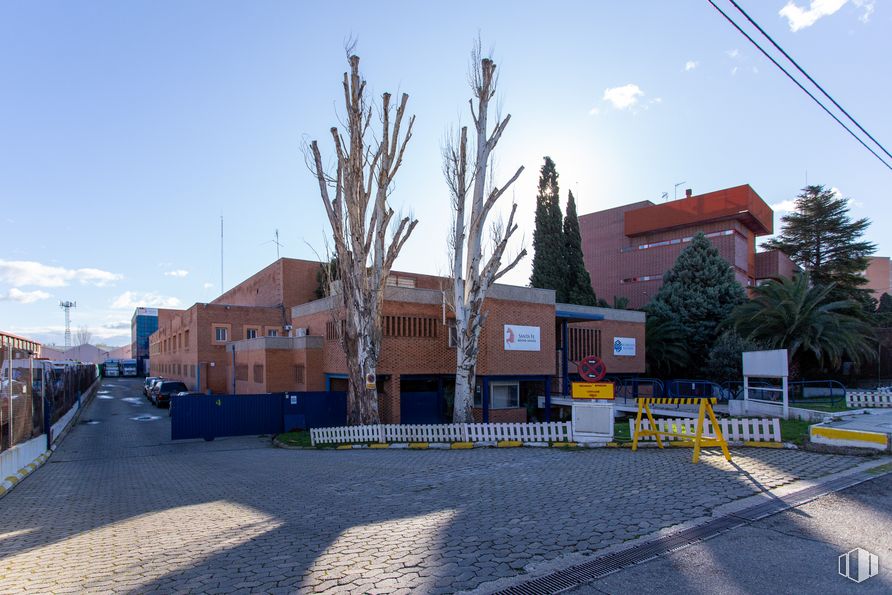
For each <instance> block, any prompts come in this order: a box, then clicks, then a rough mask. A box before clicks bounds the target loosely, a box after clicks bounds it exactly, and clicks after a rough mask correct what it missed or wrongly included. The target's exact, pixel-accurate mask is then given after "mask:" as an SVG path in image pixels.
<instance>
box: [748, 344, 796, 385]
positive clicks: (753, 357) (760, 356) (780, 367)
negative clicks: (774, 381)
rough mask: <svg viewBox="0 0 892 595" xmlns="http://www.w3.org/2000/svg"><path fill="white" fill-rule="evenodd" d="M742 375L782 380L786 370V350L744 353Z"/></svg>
mask: <svg viewBox="0 0 892 595" xmlns="http://www.w3.org/2000/svg"><path fill="white" fill-rule="evenodd" d="M743 375H744V376H755V377H757V378H783V377H784V376H789V375H790V374H789V371H788V370H787V350H786V349H773V350H771V351H744V352H743Z"/></svg>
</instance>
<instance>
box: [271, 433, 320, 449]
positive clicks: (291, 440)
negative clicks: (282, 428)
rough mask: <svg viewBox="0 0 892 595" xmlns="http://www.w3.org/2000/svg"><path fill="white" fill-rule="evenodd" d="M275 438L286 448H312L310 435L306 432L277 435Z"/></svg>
mask: <svg viewBox="0 0 892 595" xmlns="http://www.w3.org/2000/svg"><path fill="white" fill-rule="evenodd" d="M276 438H278V439H279V442H281V443H282V444H287V445H288V446H313V444H312V443H311V441H310V433H309V432H307V431H301V432H285V433H284V434H279V435H278V436H276Z"/></svg>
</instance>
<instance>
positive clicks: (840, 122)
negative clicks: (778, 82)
mask: <svg viewBox="0 0 892 595" xmlns="http://www.w3.org/2000/svg"><path fill="white" fill-rule="evenodd" d="M707 2H709V3H710V4H711V5H712V7H713V8H715V9H716V10H717V11H718V12H719V14H721V15H722V16H723V17H725V20H726V21H728V22H729V23H731V25H733V26H734V28H735V29H737V30H738V31H739V32H740V34H741V35H743V36H744V37H746V38H747V40H748V41H749V42H750V43H751V44H753V45H754V46H755V47H756V49H758V50H759V51H760V52H762V54H763V55H764V56H765V57H766V58H768V59H769V60H771V63H772V64H774V65H775V66H777V67H778V68H779V69H780V71H781V72H783V73H784V74H785V75H787V78H788V79H790V80H791V81H793V82H794V83H796V86H797V87H799V88H800V89H801V90H802V92H803V93H805V94H806V95H808V96H809V97H811V99H812V101H814V102H815V103H817V104H818V105H819V106H820V107H821V109H822V110H824V111H825V112H827V115H829V116H830V117H831V118H833V119H834V120H836V123H837V124H839V125H840V126H842V127H843V128H845V130H846V132H848V133H849V134H850V135H852V138H854V139H855V140H856V141H858V142H859V143H860V144H861V146H862V147H864V148H865V149H867V150H868V151H870V152H871V154H872V155H873V156H874V157H876V158H877V159H879V161H880V163H882V164H883V165H885V166H886V168H887V169H889V170H892V165H889V164H888V163H886V161H885V160H884V159H883V158H882V157H880V156H879V155H878V154H877V152H876V151H874V150H873V149H871V148H870V147H869V146H868V145H867V143H865V142H864V141H863V140H862V139H861V137H860V136H858V135H857V134H855V133H854V132H853V131H852V129H851V128H849V127H848V126H846V124H845V122H843V121H842V120H840V119H839V118H838V117H837V116H836V114H834V113H833V112H831V111H830V110H829V109H828V108H827V106H826V105H824V104H823V103H821V101H820V100H819V99H818V98H817V97H815V96H814V95H813V94H812V93H811V91H809V90H808V89H806V88H805V87H803V86H802V83H800V82H799V81H798V80H796V78H795V77H794V76H793V75H792V74H790V73H789V72H788V71H787V69H785V68H784V67H783V66H781V65H780V64H779V63H778V61H777V60H775V59H774V58H773V57H772V56H771V55H770V54H769V53H768V52H766V51H765V49H764V48H762V46H760V45H759V43H758V42H757V41H756V40H755V39H753V38H752V37H750V36H749V34H747V32H746V31H744V30H743V29H741V28H740V25H738V24H737V23H735V22H734V20H733V19H732V18H731V17H729V16H728V15H727V14H726V13H725V11H723V10H722V9H721V8H719V7H718V5H716V3H715V2H713V0H707Z"/></svg>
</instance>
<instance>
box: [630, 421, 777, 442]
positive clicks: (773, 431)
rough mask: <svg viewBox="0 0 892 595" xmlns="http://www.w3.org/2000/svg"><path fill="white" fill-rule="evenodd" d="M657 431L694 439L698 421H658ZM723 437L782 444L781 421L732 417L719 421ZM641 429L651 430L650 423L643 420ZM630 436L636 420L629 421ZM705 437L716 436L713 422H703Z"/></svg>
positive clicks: (671, 438)
mask: <svg viewBox="0 0 892 595" xmlns="http://www.w3.org/2000/svg"><path fill="white" fill-rule="evenodd" d="M656 422H657V429H658V430H660V431H661V432H675V433H678V434H685V435H686V436H690V437H691V438H693V437H694V435H695V433H696V428H697V420H695V419H689V418H673V419H666V418H661V419H657V420H656ZM719 427H720V428H721V430H722V436H724V437H725V440H730V441H758V442H782V440H781V431H780V420H779V419H778V418H776V417H775V418H767V417H765V418H763V417H748V418H744V417H731V418H723V419H720V420H719ZM641 428H642V429H644V430H649V429H650V422H649V421H648V420H646V419H642V420H641ZM629 430H630V432H631V433H630V435H631V436H634V435H635V420H634V419H630V420H629ZM703 435H704V436H711V437H714V436H715V431H714V430H713V429H712V422H711V421H709V420H704V421H703ZM661 438H662V439H663V440H684V439H685V438H678V437H675V436H661ZM640 440H656V438H655V437H654V436H642V437H641V438H640Z"/></svg>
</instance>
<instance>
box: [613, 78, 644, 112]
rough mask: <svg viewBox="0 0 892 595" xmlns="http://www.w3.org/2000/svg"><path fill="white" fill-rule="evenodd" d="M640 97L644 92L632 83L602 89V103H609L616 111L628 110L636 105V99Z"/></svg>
mask: <svg viewBox="0 0 892 595" xmlns="http://www.w3.org/2000/svg"><path fill="white" fill-rule="evenodd" d="M642 95H644V91H642V90H641V87H639V86H638V85H635V84H633V83H629V84H628V85H623V86H622V87H612V88H609V89H604V101H609V102H610V103H611V104H612V105H613V107H615V108H616V109H629V108H630V107H632V106H634V105H635V104H636V103H638V98H639V97H640V96H642Z"/></svg>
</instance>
